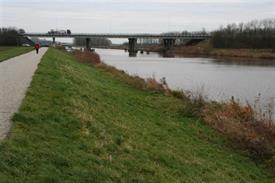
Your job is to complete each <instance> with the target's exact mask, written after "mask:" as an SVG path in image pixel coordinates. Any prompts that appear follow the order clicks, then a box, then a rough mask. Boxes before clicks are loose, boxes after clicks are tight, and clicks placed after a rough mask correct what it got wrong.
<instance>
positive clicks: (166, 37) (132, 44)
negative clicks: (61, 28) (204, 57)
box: [22, 33, 211, 56]
mask: <svg viewBox="0 0 275 183" xmlns="http://www.w3.org/2000/svg"><path fill="white" fill-rule="evenodd" d="M22 36H24V37H52V39H53V43H55V38H56V37H60V38H76V37H79V38H85V39H86V48H87V49H88V50H90V41H91V38H126V39H128V40H129V55H130V56H135V55H136V53H137V46H136V45H137V39H140V38H149V39H162V40H163V45H164V48H165V50H171V49H172V48H173V47H174V44H175V41H176V39H181V40H190V41H196V42H199V41H203V40H206V39H209V38H211V35H209V34H195V33H188V34H178V35H175V34H89V33H74V34H58V33H56V34H51V33H25V34H22Z"/></svg>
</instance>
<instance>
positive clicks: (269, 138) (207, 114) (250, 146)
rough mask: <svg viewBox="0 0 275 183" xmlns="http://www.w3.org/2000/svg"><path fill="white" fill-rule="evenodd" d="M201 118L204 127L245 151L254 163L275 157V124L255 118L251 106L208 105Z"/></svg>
mask: <svg viewBox="0 0 275 183" xmlns="http://www.w3.org/2000/svg"><path fill="white" fill-rule="evenodd" d="M203 116H204V120H205V122H206V123H207V124H209V125H210V126H211V127H213V128H215V129H216V130H218V131H220V132H221V133H223V134H225V135H226V136H227V137H229V138H230V139H231V140H233V142H234V143H237V144H238V145H239V146H240V147H241V148H242V149H245V150H248V151H249V154H250V155H251V157H252V158H253V159H255V160H266V159H271V158H272V157H273V156H275V151H274V148H275V124H274V123H273V122H272V121H271V120H270V119H268V118H264V117H263V116H262V117H261V118H258V117H257V116H259V115H257V112H256V111H255V110H254V109H253V107H251V105H249V104H247V105H245V106H242V105H241V104H240V103H239V102H236V101H235V100H234V99H232V100H231V101H230V102H228V103H223V104H217V103H215V104H209V105H207V107H205V108H204V111H203Z"/></svg>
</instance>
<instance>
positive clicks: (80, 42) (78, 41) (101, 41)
mask: <svg viewBox="0 0 275 183" xmlns="http://www.w3.org/2000/svg"><path fill="white" fill-rule="evenodd" d="M90 39H91V40H90V46H91V47H101V46H103V47H108V46H111V44H112V42H111V41H110V40H109V39H107V38H90ZM74 45H75V46H86V38H74Z"/></svg>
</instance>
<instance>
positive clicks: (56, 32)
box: [48, 29, 72, 35]
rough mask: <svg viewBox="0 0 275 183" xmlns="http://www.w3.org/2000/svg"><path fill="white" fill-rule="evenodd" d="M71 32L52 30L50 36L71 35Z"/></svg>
mask: <svg viewBox="0 0 275 183" xmlns="http://www.w3.org/2000/svg"><path fill="white" fill-rule="evenodd" d="M71 33H72V32H71V30H70V29H67V30H54V29H51V30H50V31H48V34H49V35H71Z"/></svg>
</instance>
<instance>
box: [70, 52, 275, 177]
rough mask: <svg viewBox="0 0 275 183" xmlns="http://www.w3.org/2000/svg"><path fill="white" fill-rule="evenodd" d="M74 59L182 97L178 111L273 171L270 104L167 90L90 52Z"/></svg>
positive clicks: (274, 152)
mask: <svg viewBox="0 0 275 183" xmlns="http://www.w3.org/2000/svg"><path fill="white" fill-rule="evenodd" d="M73 54H74V55H75V57H76V58H77V60H79V61H80V62H82V63H87V64H92V65H93V66H95V67H97V68H99V69H101V70H104V71H107V72H109V73H111V74H112V75H114V76H115V77H117V78H119V79H121V80H123V81H125V82H126V83H127V84H130V85H131V86H134V87H136V88H139V89H142V90H148V91H153V92H161V93H164V94H165V95H169V96H174V97H176V98H179V99H181V100H182V101H183V104H184V108H183V109H182V110H181V111H179V112H180V114H181V115H183V116H185V117H199V118H201V119H203V121H205V122H206V123H207V124H208V125H209V126H211V127H212V128H214V129H216V130H217V131H219V132H220V133H222V134H224V135H225V136H226V137H227V138H228V139H230V140H231V141H232V142H233V143H234V144H237V146H238V147H239V148H241V149H242V150H245V151H247V152H248V154H249V155H250V157H251V158H252V159H254V160H255V161H256V162H259V163H262V162H264V164H265V165H266V166H268V167H269V169H271V170H272V171H273V172H274V173H275V124H274V123H273V121H272V111H273V110H272V105H269V109H268V113H264V112H263V111H262V110H261V107H259V104H258V103H259V102H258V101H256V102H255V104H254V106H251V105H250V104H246V105H241V104H240V103H239V102H238V101H236V100H235V99H234V98H232V99H231V100H230V101H229V102H225V103H218V102H209V101H206V100H205V97H204V96H203V95H202V93H199V94H197V95H194V93H191V92H184V91H173V90H170V89H169V87H168V85H167V83H166V81H165V78H163V79H161V80H160V81H157V80H156V79H155V78H149V79H142V78H140V77H138V76H130V75H128V74H127V73H126V72H124V71H121V70H118V69H116V68H115V67H112V66H109V65H106V64H104V63H102V62H101V61H100V57H99V55H97V54H96V53H94V52H81V51H75V52H74V53H73Z"/></svg>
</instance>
